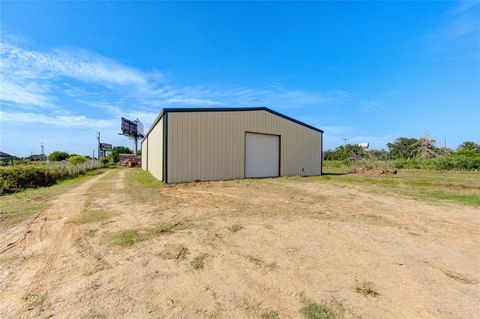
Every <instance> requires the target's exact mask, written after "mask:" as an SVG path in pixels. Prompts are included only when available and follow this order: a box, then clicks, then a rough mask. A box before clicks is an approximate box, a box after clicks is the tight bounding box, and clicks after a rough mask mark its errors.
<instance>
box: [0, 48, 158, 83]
mask: <svg viewBox="0 0 480 319" xmlns="http://www.w3.org/2000/svg"><path fill="white" fill-rule="evenodd" d="M0 58H1V60H2V61H3V62H2V63H0V68H1V69H2V70H9V71H12V72H14V73H20V74H22V75H23V76H25V77H31V78H37V79H38V78H47V79H48V78H56V77H69V78H74V79H77V80H80V81H84V82H88V83H97V84H100V85H104V86H108V85H111V84H114V85H134V86H136V87H137V88H139V89H149V88H150V87H149V82H148V75H147V74H146V73H143V72H140V71H138V70H137V69H134V68H131V67H128V66H125V65H122V64H119V63H117V62H115V61H112V60H110V59H107V58H105V57H102V56H99V55H95V54H93V53H90V52H87V51H84V50H78V49H56V50H53V51H49V52H41V51H34V50H26V49H22V48H19V47H16V46H14V45H10V44H5V43H0Z"/></svg>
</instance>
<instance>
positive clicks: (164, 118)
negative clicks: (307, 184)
mask: <svg viewBox="0 0 480 319" xmlns="http://www.w3.org/2000/svg"><path fill="white" fill-rule="evenodd" d="M322 147H323V131H322V130H320V129H317V128H315V127H313V126H310V125H308V124H305V123H302V122H300V121H297V120H295V119H293V118H290V117H288V116H285V115H283V114H280V113H278V112H275V111H273V110H271V109H269V108H265V107H255V108H203V109H199V108H193V109H191V108H190V109H184V108H175V109H172V108H166V109H163V111H162V112H161V113H160V115H159V116H158V117H157V119H156V120H155V121H154V123H153V125H152V127H151V128H150V130H149V131H148V132H147V134H146V136H145V138H144V139H143V141H142V167H143V169H144V170H147V171H149V172H150V173H151V174H152V175H153V176H155V177H156V178H158V179H160V180H162V181H164V182H165V183H181V182H191V181H195V180H202V181H209V180H225V179H235V178H253V177H275V176H294V175H300V176H308V175H321V174H322Z"/></svg>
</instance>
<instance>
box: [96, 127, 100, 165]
mask: <svg viewBox="0 0 480 319" xmlns="http://www.w3.org/2000/svg"><path fill="white" fill-rule="evenodd" d="M97 142H98V143H97V157H98V159H100V132H98V133H97Z"/></svg>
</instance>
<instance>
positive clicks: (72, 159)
mask: <svg viewBox="0 0 480 319" xmlns="http://www.w3.org/2000/svg"><path fill="white" fill-rule="evenodd" d="M68 161H69V162H70V163H72V164H74V165H77V164H81V163H85V162H86V161H87V158H86V157H85V156H82V155H75V156H70V157H69V158H68Z"/></svg>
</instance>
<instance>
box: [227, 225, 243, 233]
mask: <svg viewBox="0 0 480 319" xmlns="http://www.w3.org/2000/svg"><path fill="white" fill-rule="evenodd" d="M243 228H244V227H243V226H242V225H240V224H233V225H232V226H230V227H228V229H229V230H230V231H231V232H232V233H236V232H238V231H240V230H242V229H243Z"/></svg>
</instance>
